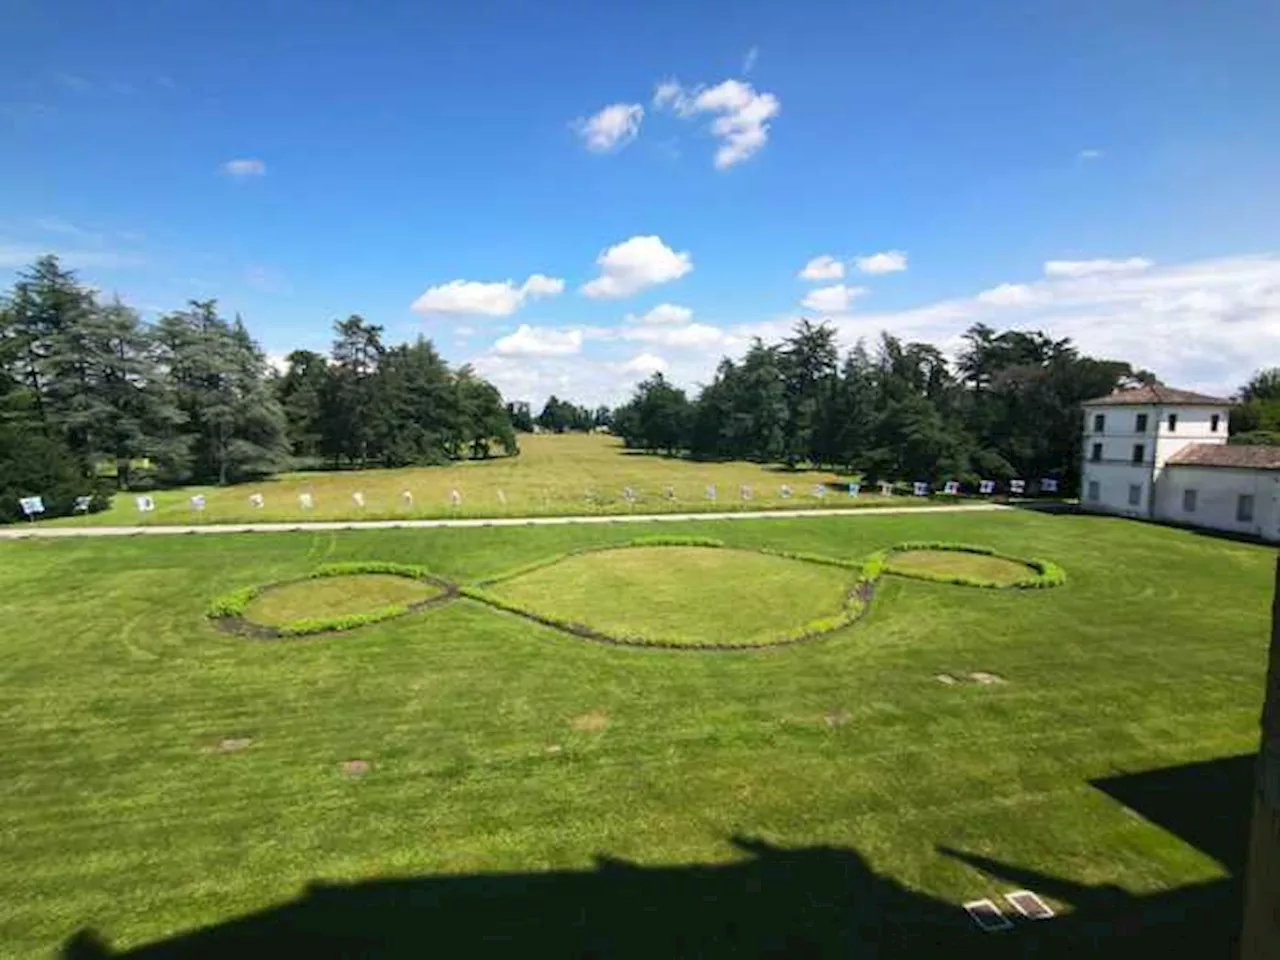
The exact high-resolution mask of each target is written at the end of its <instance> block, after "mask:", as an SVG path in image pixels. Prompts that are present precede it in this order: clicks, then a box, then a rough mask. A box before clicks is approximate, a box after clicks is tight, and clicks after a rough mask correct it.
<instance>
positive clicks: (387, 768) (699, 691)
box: [0, 438, 1275, 958]
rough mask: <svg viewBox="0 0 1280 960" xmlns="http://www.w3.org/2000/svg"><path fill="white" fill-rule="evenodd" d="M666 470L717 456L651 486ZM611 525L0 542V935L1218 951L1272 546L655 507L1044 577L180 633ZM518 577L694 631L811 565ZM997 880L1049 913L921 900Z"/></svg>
mask: <svg viewBox="0 0 1280 960" xmlns="http://www.w3.org/2000/svg"><path fill="white" fill-rule="evenodd" d="M574 440H576V438H574ZM548 442H553V443H558V442H560V440H558V439H556V440H551V441H548ZM592 442H594V441H592ZM536 447H537V444H533V445H532V446H531V447H530V453H531V454H532V452H533V450H535V449H536ZM628 462H629V461H628ZM635 463H636V467H635V469H636V470H637V471H638V473H637V477H638V476H639V472H643V471H647V470H650V469H653V468H654V466H655V465H658V464H665V461H657V460H649V459H647V458H636V460H635ZM521 464H522V461H514V462H512V463H510V464H506V465H500V464H499V465H484V466H477V467H474V468H473V467H461V468H457V472H458V473H459V474H466V473H468V472H469V471H472V470H474V471H475V475H477V476H479V475H482V474H484V473H485V472H486V471H488V470H490V469H497V470H500V471H501V470H506V471H509V472H510V473H516V472H518V471H519V470H520V469H521ZM686 468H687V469H688V470H690V471H697V470H708V471H711V470H717V469H721V468H719V467H701V466H695V465H684V464H669V465H667V466H666V467H665V469H670V470H673V471H676V470H681V469H686ZM723 469H726V470H730V469H738V470H751V469H755V468H742V467H734V468H730V467H725V468H723ZM426 473H429V471H428V472H426ZM353 479H354V478H346V477H341V476H339V477H335V478H334V482H335V483H336V482H338V481H339V480H342V481H345V482H350V481H351V480H353ZM585 480H586V478H585V477H566V478H565V481H564V482H565V485H566V488H567V487H568V486H569V485H570V484H571V483H581V482H584V481H585ZM362 481H363V485H364V486H365V487H366V489H367V490H368V489H371V485H370V483H369V481H368V479H367V478H362ZM294 482H296V481H281V483H282V484H287V483H294ZM502 482H503V483H508V481H506V480H503V481H502ZM587 482H589V481H587ZM624 482H625V481H624ZM632 482H639V481H638V480H633V481H632ZM654 482H658V481H654ZM688 482H689V483H690V484H691V485H696V484H697V483H699V482H701V481H700V480H696V479H693V478H692V477H691V478H690V480H689V481H688ZM719 482H720V483H722V484H727V483H731V482H732V481H728V480H724V479H721V480H720V481H719ZM398 486H399V484H398V483H394V482H393V483H390V485H389V486H388V487H387V489H388V490H396V488H397V487H398ZM513 486H514V485H513ZM282 489H283V487H282ZM237 496H238V495H237ZM424 499H425V498H424ZM322 502H323V501H322ZM228 509H230V507H229V508H228ZM645 532H646V531H645V530H643V529H640V528H639V527H634V528H633V527H631V526H630V525H628V527H627V528H625V529H621V528H617V527H611V526H598V525H593V526H578V527H575V526H559V527H545V528H524V527H520V528H486V529H467V530H462V529H435V530H376V531H368V530H361V531H342V532H323V533H322V532H296V533H279V534H237V535H222V536H208V537H178V536H175V537H155V538H152V537H147V538H141V537H138V538H119V539H116V538H112V539H105V540H91V539H84V540H62V541H53V540H48V541H41V540H31V541H22V542H7V543H0V624H3V626H4V630H3V632H2V635H0V718H2V721H3V724H2V729H3V731H4V736H3V737H2V738H0V763H2V768H3V770H4V776H3V778H0V849H2V850H3V856H0V890H3V891H4V894H3V896H0V953H3V955H4V956H12V957H45V956H49V955H51V954H57V953H58V951H60V950H65V952H66V955H67V956H77V957H115V956H132V957H139V958H141V957H147V958H156V957H184V958H185V957H219V956H241V957H247V956H309V957H321V956H404V957H420V956H427V955H433V956H442V957H445V956H467V957H475V956H584V955H589V956H626V957H637V958H639V957H645V958H653V957H668V956H765V955H767V956H778V957H794V956H813V957H819V956H852V957H870V956H875V957H877V958H886V957H939V956H947V957H956V956H961V957H968V956H973V957H978V956H982V957H992V956H997V957H1015V956H1016V957H1028V956H1036V957H1045V956H1080V955H1086V956H1108V957H1112V956H1114V957H1130V956H1138V955H1144V956H1147V955H1149V956H1197V957H1207V956H1224V957H1225V956H1228V955H1229V954H1228V946H1227V942H1228V940H1229V938H1230V936H1231V930H1232V926H1233V924H1234V923H1235V922H1236V919H1237V917H1238V904H1236V903H1235V902H1234V897H1235V896H1236V895H1237V891H1236V887H1235V886H1234V881H1233V880H1232V879H1231V878H1232V875H1233V873H1235V872H1236V871H1237V870H1238V868H1239V864H1238V862H1237V859H1236V855H1235V853H1234V852H1233V851H1234V850H1235V846H1234V840H1233V839H1232V838H1233V837H1234V836H1235V835H1234V833H1233V832H1232V831H1233V830H1234V829H1235V827H1234V826H1232V825H1233V824H1237V823H1238V822H1242V818H1243V817H1244V816H1245V815H1246V813H1247V803H1248V792H1247V789H1246V790H1245V792H1244V793H1243V795H1242V796H1237V794H1238V793H1239V791H1238V790H1236V789H1235V787H1236V786H1238V784H1239V783H1240V782H1245V781H1242V780H1241V774H1240V771H1241V770H1244V771H1246V773H1247V772H1248V771H1249V770H1250V767H1249V761H1248V759H1247V756H1248V755H1249V754H1251V753H1252V752H1253V751H1254V750H1255V749H1256V744H1257V724H1258V714H1259V709H1260V705H1261V696H1262V679H1263V673H1264V669H1265V651H1266V644H1267V635H1268V613H1269V605H1270V586H1271V582H1272V575H1273V565H1274V561H1275V551H1274V550H1271V549H1267V548H1263V547H1258V546H1251V545H1247V544H1239V543H1233V542H1228V541H1224V540H1220V539H1215V538H1211V537H1206V536H1200V535H1197V534H1194V533H1191V532H1187V531H1177V530H1171V529H1165V528H1161V527H1156V526H1150V525H1143V524H1139V523H1133V522H1127V521H1123V520H1117V519H1110V518H1103V517H1087V516H1051V515H1045V514H1038V513H1033V512H1029V511H1007V512H1002V513H998V514H969V515H965V514H952V515H912V514H907V515H898V516H863V517H847V518H843V517H841V518H824V519H818V518H811V519H796V520H788V519H780V520H760V521H749V520H748V521H736V522H733V523H716V522H713V521H703V522H687V523H685V522H681V523H676V524H669V525H668V524H664V525H663V526H662V528H661V530H660V531H659V532H660V533H662V534H664V535H671V534H683V535H690V536H694V535H702V536H713V537H719V538H721V539H723V540H725V541H726V542H727V543H728V545H729V546H737V547H743V548H756V547H769V548H773V549H778V550H789V551H804V552H812V553H819V554H826V555H829V556H833V557H838V558H848V559H853V558H857V557H861V556H863V555H865V554H867V553H869V552H871V551H873V550H876V549H878V548H881V547H885V546H888V545H889V544H893V543H898V542H902V541H906V540H931V541H955V542H964V543H976V544H986V545H989V546H991V547H993V548H995V549H997V550H999V551H1000V552H1002V553H1007V554H1011V555H1015V556H1040V557H1046V558H1050V559H1053V560H1055V561H1057V562H1059V563H1060V564H1062V565H1063V566H1064V567H1065V568H1066V570H1067V574H1068V578H1069V579H1068V582H1067V583H1066V585H1065V586H1062V587H1058V588H1055V589H1052V590H1036V591H999V590H975V589H966V588H963V587H956V586H951V585H947V584H940V583H927V582H921V581H915V580H907V579H901V578H898V577H893V576H887V577H885V578H884V579H883V580H882V581H881V582H880V584H879V585H878V588H877V592H876V595H875V597H874V599H873V601H872V604H871V608H870V611H869V613H868V614H867V616H866V617H865V618H864V619H863V620H861V621H860V622H858V623H857V624H854V625H852V626H850V627H848V628H845V629H843V630H840V631H838V632H836V633H833V634H830V635H827V636H825V637H822V638H819V639H817V640H814V641H812V642H809V643H804V644H799V645H796V646H789V647H776V648H772V649H763V650H758V651H743V652H725V651H715V652H713V651H690V650H674V651H673V650H644V649H632V648H623V647H615V646H609V645H605V644H598V643H593V642H590V641H587V640H583V639H579V638H577V637H573V636H569V635H566V634H565V633H563V632H560V631H558V630H554V629H550V628H544V627H542V626H539V625H536V624H533V623H530V622H529V621H527V620H525V619H522V618H520V617H517V616H513V615H510V614H506V613H503V612H500V611H496V610H494V609H491V608H488V607H486V606H483V605H480V604H477V603H475V602H473V601H470V600H467V599H465V598H463V599H459V600H457V601H455V602H452V603H450V604H447V605H445V606H442V607H438V608H434V609H431V610H426V611H423V612H420V613H415V614H412V615H409V616H405V617H401V618H399V619H395V620H390V621H386V622H384V623H380V624H376V625H372V626H368V627H363V628H360V629H357V630H353V631H351V632H349V633H344V634H335V635H331V636H317V637H313V638H308V639H305V640H291V641H261V640H254V639H250V638H245V637H238V636H231V635H228V634H226V633H223V632H221V631H219V630H218V629H217V628H216V627H215V626H213V625H212V624H210V623H209V622H208V621H207V620H206V619H205V617H204V611H205V607H206V604H207V603H208V601H209V599H210V598H211V597H214V596H217V595H220V594H223V593H225V592H227V591H229V590H233V589H235V588H238V587H244V586H248V585H252V584H260V583H266V582H274V581H280V580H287V579H291V578H296V577H300V576H302V575H304V574H306V573H307V572H308V571H309V570H312V569H313V568H314V567H316V566H317V565H318V564H320V563H325V562H335V561H358V560H387V561H398V562H402V563H413V564H424V565H426V566H427V567H429V568H430V569H431V570H432V572H433V573H435V574H437V575H438V576H441V577H445V578H448V579H450V580H453V581H455V582H458V583H476V582H479V581H482V580H485V579H487V578H492V577H495V576H497V575H499V574H502V573H504V572H507V571H511V570H514V569H516V568H519V567H522V566H523V565H526V564H534V563H536V562H537V561H539V560H541V559H543V558H545V557H548V556H552V555H556V554H562V553H565V552H567V551H570V550H575V549H579V548H583V547H597V546H605V545H609V544H616V543H621V542H623V541H625V540H629V539H631V538H634V537H636V536H638V535H643V534H644V533H645ZM716 552H717V551H707V553H708V554H710V553H716ZM636 556H637V562H638V560H639V559H643V557H642V555H641V554H637V555H636ZM672 556H673V557H675V556H676V555H674V554H673V555H672ZM746 556H755V555H754V554H747V555H746ZM584 559H586V558H584ZM677 559H678V558H677ZM655 566H656V567H657V568H658V569H656V570H655V569H654V568H655ZM543 569H544V570H545V571H546V578H545V581H544V582H542V583H541V584H540V589H542V590H544V591H545V592H546V594H547V596H548V597H551V598H554V600H553V602H556V603H569V602H571V600H572V598H574V597H578V598H580V599H581V600H582V601H583V602H595V601H593V600H592V594H591V590H592V589H596V590H599V588H600V587H601V586H604V587H606V588H607V590H608V591H609V593H611V594H616V596H617V597H618V601H617V608H616V611H615V613H614V614H612V615H616V616H618V617H622V618H634V619H635V620H637V621H639V620H642V619H644V618H654V617H669V616H670V611H671V610H672V609H673V606H672V605H673V604H677V603H679V602H682V601H683V602H684V603H685V604H686V605H687V610H688V616H687V618H686V619H682V620H679V621H675V622H674V625H673V629H689V630H693V629H697V630H699V631H720V632H722V633H723V634H725V635H738V634H741V633H748V632H750V631H751V630H753V629H758V628H759V626H760V624H761V623H762V621H763V620H764V619H765V618H766V617H768V616H773V615H774V613H773V611H772V610H770V609H768V608H770V607H771V606H775V605H776V606H778V607H780V608H781V607H788V606H792V607H794V609H795V610H798V609H799V608H800V607H801V606H804V607H808V605H809V604H811V603H812V604H814V605H818V606H820V605H821V604H822V603H825V602H827V599H828V598H829V595H830V593H831V588H832V587H833V586H838V585H832V584H825V583H824V584H822V585H815V584H813V583H810V582H807V581H805V580H804V578H801V579H800V580H792V581H788V580H787V578H786V573H785V572H783V571H780V570H779V571H771V572H770V573H769V574H768V575H769V576H773V575H774V573H775V572H776V574H777V579H776V581H771V582H772V584H773V586H772V587H771V590H770V592H769V595H768V597H767V598H761V597H756V596H753V595H752V594H753V591H754V590H755V588H756V584H757V580H755V579H753V577H756V578H758V577H761V576H765V574H763V573H761V572H759V571H755V572H753V571H738V572H736V573H734V574H733V575H732V577H736V578H738V579H737V581H736V582H735V581H734V580H733V579H732V578H730V577H726V578H719V579H717V578H714V577H707V576H699V575H698V574H697V572H696V571H690V570H688V569H686V568H685V566H684V562H683V561H681V562H676V561H675V560H673V562H672V563H671V565H670V569H669V570H666V571H665V572H664V571H663V569H662V565H654V564H649V565H648V568H647V569H644V570H634V571H631V574H630V575H629V576H620V575H618V573H617V572H616V571H613V572H604V573H602V572H601V571H599V570H597V569H596V568H595V567H593V565H592V564H591V563H590V562H584V563H582V564H581V565H579V566H577V567H575V568H573V569H565V568H563V567H562V568H560V569H559V570H557V568H556V567H547V568H543ZM833 572H834V573H835V574H839V573H840V571H839V570H834V571H833ZM553 573H554V575H553ZM593 584H595V587H594V588H593V587H592V585H593ZM730 585H732V586H733V587H734V590H735V591H736V596H737V597H739V598H740V602H734V596H733V595H732V594H731V592H730V590H729V587H730ZM645 591H648V594H647V596H649V598H650V600H649V602H648V603H646V602H645V600H644V596H645V595H646V594H645ZM779 592H781V593H782V594H787V593H788V592H790V593H792V594H794V596H783V597H782V598H781V599H779ZM659 597H661V598H664V599H662V600H661V602H657V601H656V600H655V599H654V598H659ZM808 612H809V613H811V614H813V615H817V614H819V613H820V612H821V611H820V610H811V611H808ZM1228 787H1231V788H1232V789H1227V788H1228ZM1224 806H1225V812H1224ZM1162 809H1163V810H1164V811H1165V813H1166V814H1167V813H1168V810H1169V809H1173V810H1174V814H1172V815H1167V816H1166V815H1164V814H1162V812H1161V810H1162ZM1220 835H1221V836H1225V837H1226V840H1225V841H1223V842H1218V840H1219V839H1220ZM1021 887H1030V888H1031V889H1033V890H1036V891H1038V892H1040V893H1041V894H1042V895H1043V896H1044V897H1045V898H1046V899H1047V900H1048V901H1049V902H1050V903H1051V904H1052V905H1054V906H1055V907H1056V908H1057V909H1058V910H1059V911H1060V912H1061V913H1062V917H1061V918H1060V919H1056V920H1053V921H1049V922H1045V923H1041V924H1029V923H1022V924H1019V925H1018V927H1017V928H1016V929H1014V930H1012V931H1010V932H1008V933H1005V934H1001V935H999V936H995V935H987V934H982V933H978V932H975V931H974V930H973V927H972V924H971V923H970V922H969V921H968V919H967V918H966V917H965V915H964V914H963V912H962V911H961V910H960V909H959V908H958V907H957V905H958V904H960V903H963V902H965V901H969V900H972V899H975V898H980V897H993V898H999V896H1000V894H1001V893H1002V892H1007V891H1009V890H1013V889H1018V888H1021ZM1006 912H1009V911H1008V909H1007V908H1006ZM1182 951H1186V952H1182Z"/></svg>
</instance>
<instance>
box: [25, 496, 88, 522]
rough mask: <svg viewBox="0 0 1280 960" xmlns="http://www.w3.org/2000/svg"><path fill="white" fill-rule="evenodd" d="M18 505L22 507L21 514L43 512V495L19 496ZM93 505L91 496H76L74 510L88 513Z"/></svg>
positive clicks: (32, 515) (28, 515)
mask: <svg viewBox="0 0 1280 960" xmlns="http://www.w3.org/2000/svg"><path fill="white" fill-rule="evenodd" d="M18 506H19V507H20V508H21V509H22V513H23V516H27V517H34V516H36V515H37V514H41V513H44V509H45V508H44V497H19V498H18ZM92 506H93V497H92V496H88V497H76V502H75V506H74V508H73V509H74V510H75V512H76V513H88V512H89V508H90V507H92Z"/></svg>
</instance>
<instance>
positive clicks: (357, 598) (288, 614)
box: [244, 573, 444, 627]
mask: <svg viewBox="0 0 1280 960" xmlns="http://www.w3.org/2000/svg"><path fill="white" fill-rule="evenodd" d="M443 592H444V591H443V590H441V589H440V588H439V587H437V586H436V585H435V584H433V583H428V582H425V581H422V580H411V579H409V578H407V577H393V576H388V575H386V574H380V573H361V574H353V575H350V576H343V577H322V578H320V579H317V580H301V581H299V582H297V583H287V584H282V585H280V586H278V587H272V588H271V589H269V590H266V591H265V592H263V593H262V594H261V595H260V596H258V597H257V598H256V599H255V600H254V601H253V602H252V603H251V604H249V607H248V609H247V610H246V611H245V614H244V616H245V619H246V620H249V621H251V622H253V623H261V624H264V625H266V626H270V627H279V626H283V625H285V624H286V623H293V622H294V621H297V620H310V619H327V618H329V617H341V616H344V615H346V614H351V613H370V612H372V611H374V610H381V609H383V608H385V607H391V606H396V605H399V604H413V603H421V602H422V601H424V600H430V599H432V598H434V597H438V596H440V595H441V594H442V593H443Z"/></svg>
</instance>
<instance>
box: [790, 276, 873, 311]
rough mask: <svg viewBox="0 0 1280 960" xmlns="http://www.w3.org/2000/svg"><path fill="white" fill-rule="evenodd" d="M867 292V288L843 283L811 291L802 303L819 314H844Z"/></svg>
mask: <svg viewBox="0 0 1280 960" xmlns="http://www.w3.org/2000/svg"><path fill="white" fill-rule="evenodd" d="M866 292H867V291H866V288H865V287H850V286H846V285H845V284H843V283H837V284H834V285H832V286H830V287H818V288H817V289H816V290H810V291H809V293H808V295H807V296H805V298H804V299H803V300H801V301H800V303H801V305H802V306H804V307H806V308H807V309H809V310H813V311H815V312H817V313H822V314H831V313H844V312H845V311H846V310H848V309H849V305H850V304H851V303H853V301H854V300H856V299H857V298H858V297H861V296H862V295H863V294H865V293H866Z"/></svg>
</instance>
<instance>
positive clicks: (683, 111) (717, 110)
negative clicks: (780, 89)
mask: <svg viewBox="0 0 1280 960" xmlns="http://www.w3.org/2000/svg"><path fill="white" fill-rule="evenodd" d="M653 104H654V106H655V107H658V108H664V107H671V108H674V109H675V111H676V113H678V114H679V115H680V116H682V117H693V116H696V115H697V114H700V113H709V114H714V115H715V119H714V120H712V121H711V133H712V134H714V135H715V136H716V137H717V138H719V140H720V147H719V148H718V149H717V150H716V155H715V166H716V169H717V170H727V169H728V168H729V167H732V166H733V165H734V164H736V163H741V162H742V161H743V160H747V159H749V158H751V157H753V156H754V155H755V154H756V153H758V152H759V151H760V149H761V148H762V147H763V146H764V145H765V143H766V142H768V139H769V121H771V120H772V119H773V118H774V117H776V116H777V115H778V113H779V112H780V111H781V110H782V103H781V102H780V101H779V100H778V98H777V97H776V96H774V95H773V94H772V93H759V92H757V91H756V89H755V87H753V86H752V85H751V84H749V83H744V82H743V81H741V80H725V81H724V82H723V83H719V84H717V85H716V86H714V87H695V88H693V89H686V88H685V87H683V86H682V85H681V84H680V83H679V82H678V81H675V80H666V81H663V82H662V83H660V84H658V87H657V89H656V90H655V91H654V94H653Z"/></svg>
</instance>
